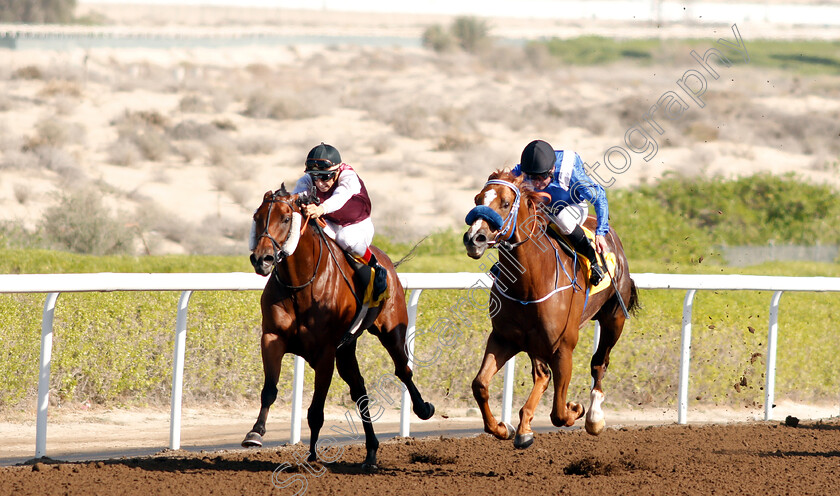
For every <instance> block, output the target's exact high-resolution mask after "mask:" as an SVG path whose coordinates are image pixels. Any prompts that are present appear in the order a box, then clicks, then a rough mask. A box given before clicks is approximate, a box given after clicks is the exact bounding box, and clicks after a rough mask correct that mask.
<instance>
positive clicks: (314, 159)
mask: <svg viewBox="0 0 840 496" xmlns="http://www.w3.org/2000/svg"><path fill="white" fill-rule="evenodd" d="M340 164H341V155H340V154H339V153H338V150H336V148H335V147H334V146H332V145H327V144H326V143H324V142H323V141H322V142H321V144H320V145H318V146H316V147H315V148H313V149H311V150H309V155H307V156H306V170H307V171H310V170H318V171H327V170H331V169H334V168H336V167H338V166H339V165H340Z"/></svg>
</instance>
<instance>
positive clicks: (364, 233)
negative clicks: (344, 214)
mask: <svg viewBox="0 0 840 496" xmlns="http://www.w3.org/2000/svg"><path fill="white" fill-rule="evenodd" d="M325 220H326V219H325ZM326 222H327V227H325V228H324V232H325V233H327V236H329V237H331V238H332V239H334V240H335V242H336V243H338V246H340V247H341V248H342V249H344V250H347V251H349V252H350V253H352V254H353V255H356V256H358V257H361V256H364V254H365V251H367V249H368V247H369V246H370V244H371V243H372V242H373V221H372V220H370V217H368V218H367V219H365V220H363V221H361V222H357V223H355V224H350V225H347V226H344V227H342V226H339V225H338V224H333V223H332V222H330V221H328V220H327V221H326Z"/></svg>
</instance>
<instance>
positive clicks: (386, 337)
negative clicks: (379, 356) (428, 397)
mask: <svg viewBox="0 0 840 496" xmlns="http://www.w3.org/2000/svg"><path fill="white" fill-rule="evenodd" d="M405 332H406V326H405V324H398V325H397V326H396V327H395V328H394V329H393V330H391V331H385V330H382V329H378V330H377V329H374V330H373V333H374V334H376V335H377V337H379V342H380V343H382V346H384V347H385V349H386V350H388V354H389V355H390V356H391V360H392V361H393V362H394V375H396V376H397V377H398V378H399V379H400V380H401V381H402V383H403V384H405V387H406V389H408V395H409V396H410V397H411V405H412V408H413V410H414V414H415V415H417V417H419V418H420V419H421V420H427V419H430V418H432V415H434V414H435V406H434V405H432V404H431V403H429V402H426V401H423V396H422V395H421V394H420V390H418V389H417V386H415V385H414V380H413V377H414V373H413V372H412V371H411V367H409V366H408V355H407V354H406V351H405Z"/></svg>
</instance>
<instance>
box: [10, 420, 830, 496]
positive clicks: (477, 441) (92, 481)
mask: <svg viewBox="0 0 840 496" xmlns="http://www.w3.org/2000/svg"><path fill="white" fill-rule="evenodd" d="M789 423H790V424H792V422H789ZM304 452H305V448H303V447H302V446H301V445H296V446H287V447H282V448H265V449H261V450H250V451H246V450H228V451H220V452H198V453H196V452H187V451H163V452H160V453H158V454H156V455H154V456H149V457H142V458H121V459H114V460H107V461H93V462H79V463H61V462H53V461H50V460H44V461H41V462H39V463H35V464H34V465H33V464H28V465H20V466H13V467H3V468H0V494H4V495H6V494H8V495H12V494H14V495H17V496H26V495H35V494H39V495H40V494H50V495H54V494H69V495H74V494H79V495H91V494H95V495H114V494H167V495H169V494H172V495H176V494H190V495H192V494H196V495H199V494H200V495H229V494H230V495H232V494H249V495H252V494H253V495H259V494H296V493H297V494H304V492H305V493H306V494H312V495H320V494H330V495H331V494H346V495H355V494H365V495H376V494H401V495H444V494H458V495H473V494H476V495H478V494H481V495H484V494H614V495H626V494H667V495H675V494H697V495H700V494H702V495H708V494H738V495H749V494H761V495H764V494H769V495H775V494H779V495H781V494H791V495H804V494H819V495H826V494H838V492H840V475H839V474H840V420H838V419H837V418H833V419H831V420H825V421H807V422H800V423H799V424H798V426H795V427H794V426H792V425H786V424H785V422H779V421H770V422H739V423H731V424H724V425H688V426H677V425H670V426H659V427H621V428H609V429H607V430H606V431H605V432H604V433H603V434H602V435H601V436H599V437H591V436H589V435H587V434H586V433H585V432H583V430H582V429H574V430H564V431H554V432H550V433H544V434H543V433H538V434H537V436H536V441H535V443H534V445H533V446H532V447H531V448H529V449H527V450H524V451H520V450H516V449H514V448H513V444H512V442H511V441H498V440H496V439H494V438H491V437H490V436H489V435H486V434H482V435H480V436H477V437H471V438H447V437H440V438H435V439H413V438H408V439H402V438H399V439H391V440H383V442H382V444H381V446H380V449H379V468H378V470H375V471H373V472H365V471H364V470H362V468H361V466H360V463H361V461H362V459H363V457H364V449H363V447H362V446H361V445H356V444H354V445H348V446H345V447H343V448H337V447H334V448H333V450H332V451H331V452H329V454H328V456H330V457H333V458H335V459H336V461H335V462H334V463H331V464H320V463H313V464H311V465H309V466H307V465H306V464H299V465H298V464H297V463H296V460H298V459H300V460H302V458H300V457H301V456H302V455H303V454H304ZM284 463H285V464H286V466H287V468H286V469H283V468H282V467H283V464H284ZM284 483H285V485H286V487H276V486H283V485H284ZM275 484H276V486H275Z"/></svg>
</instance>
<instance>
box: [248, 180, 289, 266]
mask: <svg viewBox="0 0 840 496" xmlns="http://www.w3.org/2000/svg"><path fill="white" fill-rule="evenodd" d="M277 197H278V195H277V192H274V193H272V194H271V198H269V199H267V200H264V203H268V213H267V214H266V215H265V229H263V232H262V234H260V235H259V236H257V238H256V239H255V240H254V245H256V244H257V243H259V240H260V239H262V238H268V240H269V241H271V246H272V247H273V248H274V265H277V264H278V263H280V261H282V260H283V259H285V258H286V257H288V256H289V255H291V253H286V252H285V250H283V245H281V244H280V243H278V242H277V240H276V239H274V236H272V235H271V234H270V233H269V232H268V226H270V225H271V209H272V208H273V207H274V204H275V203H285V204H286V205H288V206H289V208H291V209H292V212H294V210H295V207H294V205H293V204H292V202H290V201H289V200H284V199H278V198H277ZM289 234H291V228H290V230H289ZM287 237H288V236H287Z"/></svg>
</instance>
